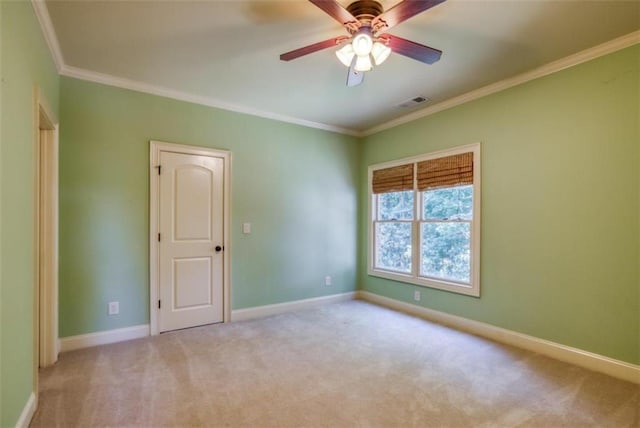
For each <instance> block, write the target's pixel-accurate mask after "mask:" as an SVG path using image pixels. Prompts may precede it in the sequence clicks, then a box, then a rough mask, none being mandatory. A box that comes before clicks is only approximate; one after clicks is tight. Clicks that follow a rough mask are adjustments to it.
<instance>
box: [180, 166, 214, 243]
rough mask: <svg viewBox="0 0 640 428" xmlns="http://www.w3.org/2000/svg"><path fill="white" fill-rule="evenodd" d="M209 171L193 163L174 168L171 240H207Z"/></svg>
mask: <svg viewBox="0 0 640 428" xmlns="http://www.w3.org/2000/svg"><path fill="white" fill-rule="evenodd" d="M213 181H214V180H213V172H212V171H210V170H209V169H207V168H203V167H200V166H197V165H181V166H180V167H178V168H176V171H175V190H174V192H175V195H176V206H175V223H174V228H175V230H174V239H175V240H176V241H181V240H194V239H198V240H211V218H212V214H211V209H212V206H211V204H212V201H211V196H212V195H213V194H214V192H213V190H212V189H211V186H212V185H213Z"/></svg>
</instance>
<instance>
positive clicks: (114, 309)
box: [109, 302, 120, 315]
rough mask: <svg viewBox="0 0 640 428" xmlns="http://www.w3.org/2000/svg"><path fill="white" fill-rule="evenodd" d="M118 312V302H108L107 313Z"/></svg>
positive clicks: (116, 313)
mask: <svg viewBox="0 0 640 428" xmlns="http://www.w3.org/2000/svg"><path fill="white" fill-rule="evenodd" d="M119 313H120V302H109V315H118V314H119Z"/></svg>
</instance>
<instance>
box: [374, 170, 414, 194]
mask: <svg viewBox="0 0 640 428" xmlns="http://www.w3.org/2000/svg"><path fill="white" fill-rule="evenodd" d="M371 186H372V190H373V193H388V192H401V191H403V190H413V164H412V163H411V164H408V165H400V166H394V167H391V168H384V169H377V170H375V171H373V179H372V182H371Z"/></svg>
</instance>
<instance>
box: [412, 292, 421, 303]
mask: <svg viewBox="0 0 640 428" xmlns="http://www.w3.org/2000/svg"><path fill="white" fill-rule="evenodd" d="M413 300H415V301H416V302H419V301H420V292H419V291H418V290H416V291H414V292H413Z"/></svg>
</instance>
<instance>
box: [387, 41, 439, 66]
mask: <svg viewBox="0 0 640 428" xmlns="http://www.w3.org/2000/svg"><path fill="white" fill-rule="evenodd" d="M380 37H381V38H384V39H387V40H388V41H389V42H388V44H387V46H389V47H390V48H391V50H392V51H393V52H395V53H398V54H400V55H404V56H407V57H409V58H412V59H415V60H416V61H420V62H424V63H425V64H433V63H434V62H436V61H438V60H439V59H440V56H442V51H441V50H438V49H434V48H431V47H429V46H425V45H421V44H420V43H416V42H412V41H411V40H407V39H403V38H401V37H398V36H392V35H391V34H383V35H382V36H380Z"/></svg>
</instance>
